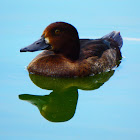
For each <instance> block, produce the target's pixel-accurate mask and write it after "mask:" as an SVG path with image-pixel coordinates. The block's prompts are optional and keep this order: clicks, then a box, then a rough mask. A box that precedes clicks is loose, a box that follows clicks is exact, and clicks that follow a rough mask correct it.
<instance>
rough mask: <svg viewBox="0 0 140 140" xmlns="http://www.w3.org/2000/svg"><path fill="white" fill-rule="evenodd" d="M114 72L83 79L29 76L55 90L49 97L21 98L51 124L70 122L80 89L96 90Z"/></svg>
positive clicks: (37, 82)
mask: <svg viewBox="0 0 140 140" xmlns="http://www.w3.org/2000/svg"><path fill="white" fill-rule="evenodd" d="M113 74H114V71H109V72H106V73H101V74H98V75H95V76H90V77H83V78H78V77H77V78H56V77H55V78H54V77H44V76H40V75H35V74H29V77H30V79H31V80H32V82H33V83H34V84H35V85H36V86H38V87H40V88H42V89H46V90H53V91H52V92H51V93H50V94H49V95H45V96H39V95H29V94H21V95H19V98H20V99H21V100H25V101H28V102H30V103H31V104H33V105H35V106H37V107H38V109H39V111H40V113H41V115H42V116H43V117H44V118H45V119H47V120H49V121H51V122H64V121H68V120H70V119H71V118H72V117H73V116H74V114H75V110H76V106H77V101H78V89H81V90H94V89H98V88H99V87H100V86H101V85H103V84H104V83H105V82H106V81H108V80H109V78H110V77H111V76H112V75H113Z"/></svg>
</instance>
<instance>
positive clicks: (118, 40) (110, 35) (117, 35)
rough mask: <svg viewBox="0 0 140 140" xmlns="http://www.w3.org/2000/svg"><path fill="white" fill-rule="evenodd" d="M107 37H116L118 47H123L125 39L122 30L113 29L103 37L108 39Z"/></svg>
mask: <svg viewBox="0 0 140 140" xmlns="http://www.w3.org/2000/svg"><path fill="white" fill-rule="evenodd" d="M107 38H112V39H114V40H115V41H116V42H117V43H118V45H119V46H118V47H119V48H120V49H121V47H122V45H123V39H122V37H121V35H120V32H116V31H113V32H111V33H109V34H107V35H105V36H103V37H102V39H107Z"/></svg>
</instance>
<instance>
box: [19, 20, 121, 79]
mask: <svg viewBox="0 0 140 140" xmlns="http://www.w3.org/2000/svg"><path fill="white" fill-rule="evenodd" d="M122 44H123V41H122V37H121V35H120V33H119V32H116V31H113V32H111V33H109V34H108V35H105V36H103V37H102V38H100V39H95V40H93V39H79V36H78V32H77V30H76V28H75V27H74V26H72V25H70V24H68V23H65V22H55V23H52V24H50V25H49V26H48V27H47V28H46V29H45V30H44V32H43V34H42V36H41V38H40V39H39V40H37V41H36V42H34V43H33V44H31V45H29V46H27V47H25V48H22V49H21V50H20V52H33V51H38V50H44V51H43V52H42V53H40V54H39V55H38V56H37V57H35V58H34V59H33V60H32V62H31V63H30V64H29V65H28V68H27V69H28V71H29V72H31V73H34V74H39V75H44V76H56V77H75V76H78V77H83V76H89V75H92V74H98V73H100V72H105V71H108V70H111V69H112V68H113V67H115V66H117V64H118V63H119V60H120V59H121V52H120V49H121V46H122Z"/></svg>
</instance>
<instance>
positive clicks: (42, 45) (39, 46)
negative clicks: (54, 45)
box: [20, 37, 51, 52]
mask: <svg viewBox="0 0 140 140" xmlns="http://www.w3.org/2000/svg"><path fill="white" fill-rule="evenodd" d="M50 48H51V45H50V44H49V43H47V42H45V39H44V37H41V38H40V39H39V40H37V41H35V42H34V43H33V44H31V45H29V46H27V47H25V48H22V49H20V52H34V51H39V50H49V49H50Z"/></svg>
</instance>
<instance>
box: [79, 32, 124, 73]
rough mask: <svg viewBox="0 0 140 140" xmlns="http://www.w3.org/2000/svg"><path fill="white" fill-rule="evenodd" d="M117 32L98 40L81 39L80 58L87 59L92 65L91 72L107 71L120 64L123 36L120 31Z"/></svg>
mask: <svg viewBox="0 0 140 140" xmlns="http://www.w3.org/2000/svg"><path fill="white" fill-rule="evenodd" d="M115 33H116V32H112V33H110V34H108V35H106V36H104V37H103V38H101V39H97V40H89V39H81V40H80V42H81V52H80V60H81V61H82V60H86V61H87V63H88V64H89V65H90V67H91V73H93V74H97V73H99V72H105V71H107V70H110V69H112V68H113V67H115V66H117V65H118V64H119V60H120V59H121V52H120V48H121V46H122V38H121V36H120V34H119V33H117V34H116V35H114V34H115ZM113 35H114V36H113Z"/></svg>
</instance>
